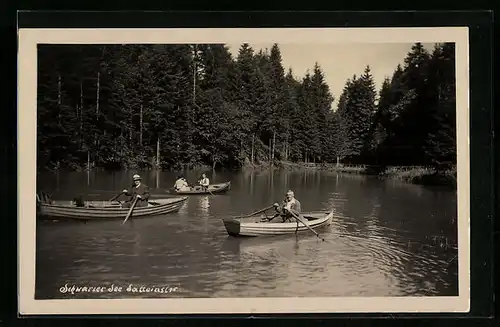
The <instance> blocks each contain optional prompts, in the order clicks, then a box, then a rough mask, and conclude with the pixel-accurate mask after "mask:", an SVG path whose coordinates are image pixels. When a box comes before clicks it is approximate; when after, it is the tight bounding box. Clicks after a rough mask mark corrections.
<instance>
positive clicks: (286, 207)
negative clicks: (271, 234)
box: [269, 190, 301, 223]
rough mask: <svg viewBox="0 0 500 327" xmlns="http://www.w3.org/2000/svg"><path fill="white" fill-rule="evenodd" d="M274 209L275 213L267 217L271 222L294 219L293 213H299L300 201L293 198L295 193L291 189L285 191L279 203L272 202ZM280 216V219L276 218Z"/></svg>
mask: <svg viewBox="0 0 500 327" xmlns="http://www.w3.org/2000/svg"><path fill="white" fill-rule="evenodd" d="M274 210H276V215H274V217H272V218H271V219H269V221H270V222H273V223H284V222H291V221H294V218H293V214H295V215H297V216H298V215H300V211H301V208H300V201H299V200H297V199H296V198H295V194H294V193H293V191H292V190H289V191H288V192H286V195H285V200H284V201H283V203H282V204H281V205H280V204H279V203H275V204H274ZM278 217H281V219H276V218H278Z"/></svg>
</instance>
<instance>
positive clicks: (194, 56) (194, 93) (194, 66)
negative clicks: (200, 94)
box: [193, 44, 197, 103]
mask: <svg viewBox="0 0 500 327" xmlns="http://www.w3.org/2000/svg"><path fill="white" fill-rule="evenodd" d="M196 69H197V67H196V44H195V45H194V47H193V103H196Z"/></svg>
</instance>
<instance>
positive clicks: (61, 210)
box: [38, 197, 187, 220]
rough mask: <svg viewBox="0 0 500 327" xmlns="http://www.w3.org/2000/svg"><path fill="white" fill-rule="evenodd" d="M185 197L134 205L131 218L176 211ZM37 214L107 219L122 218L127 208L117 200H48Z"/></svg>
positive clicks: (44, 216)
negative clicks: (81, 202) (79, 202)
mask: <svg viewBox="0 0 500 327" xmlns="http://www.w3.org/2000/svg"><path fill="white" fill-rule="evenodd" d="M186 200H187V197H175V198H174V197H172V198H166V199H155V200H154V201H148V206H147V207H135V208H134V211H133V216H132V217H133V218H134V219H135V218H145V217H150V216H159V215H164V214H168V213H172V212H176V211H178V210H179V209H180V208H181V207H182V205H183V204H184V203H185V202H186ZM38 205H39V209H38V210H39V214H40V216H41V217H42V219H54V218H55V219H77V220H107V219H124V218H125V217H126V216H127V213H128V211H129V208H126V207H122V204H121V203H120V202H118V201H111V202H110V201H84V202H83V206H76V205H75V204H74V202H73V201H58V200H50V201H48V202H47V201H46V200H45V199H44V201H43V202H39V203H38Z"/></svg>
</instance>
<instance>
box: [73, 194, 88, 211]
mask: <svg viewBox="0 0 500 327" xmlns="http://www.w3.org/2000/svg"><path fill="white" fill-rule="evenodd" d="M71 203H72V204H73V205H74V206H76V207H79V208H82V207H85V201H83V197H82V196H81V195H79V196H77V197H76V198H74V199H73V201H71Z"/></svg>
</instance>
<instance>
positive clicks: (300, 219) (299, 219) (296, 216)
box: [289, 210, 325, 242]
mask: <svg viewBox="0 0 500 327" xmlns="http://www.w3.org/2000/svg"><path fill="white" fill-rule="evenodd" d="M289 212H290V213H291V214H292V216H294V217H295V219H297V220H298V221H300V222H301V223H302V224H303V225H304V226H306V227H307V228H309V230H310V231H311V232H313V233H314V234H315V235H316V236H317V237H318V238H321V240H322V241H323V242H324V241H325V239H324V238H322V237H320V236H319V234H318V233H316V232H315V231H314V230H313V229H312V228H311V227H309V225H307V224H306V223H305V222H304V221H303V220H302V218H300V217H299V216H298V215H296V214H295V213H294V212H293V211H291V210H290V211H289Z"/></svg>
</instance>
